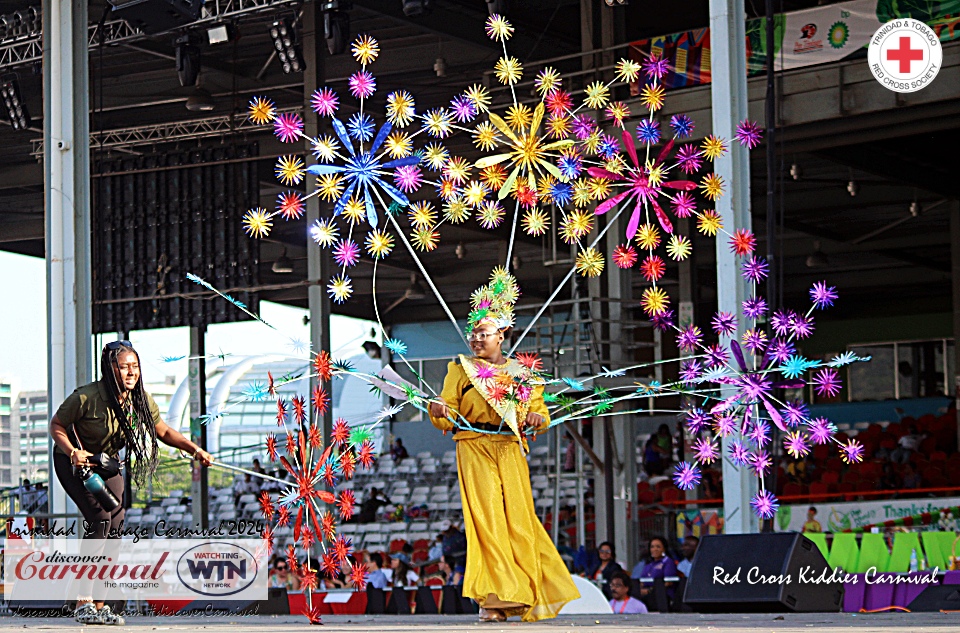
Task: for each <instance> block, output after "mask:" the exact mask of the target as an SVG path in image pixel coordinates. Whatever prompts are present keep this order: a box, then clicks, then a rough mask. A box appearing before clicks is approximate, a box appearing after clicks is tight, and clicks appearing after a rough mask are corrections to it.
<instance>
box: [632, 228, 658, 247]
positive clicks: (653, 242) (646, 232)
mask: <svg viewBox="0 0 960 633" xmlns="http://www.w3.org/2000/svg"><path fill="white" fill-rule="evenodd" d="M633 239H635V240H636V241H637V244H639V245H640V248H642V249H643V250H645V251H652V250H653V249H655V248H656V247H658V246H660V231H659V230H658V229H657V227H655V226H653V225H652V224H643V225H641V226H640V228H639V229H637V234H636V235H635V236H634V238H633Z"/></svg>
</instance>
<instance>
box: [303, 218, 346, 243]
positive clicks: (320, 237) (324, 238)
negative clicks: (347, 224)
mask: <svg viewBox="0 0 960 633" xmlns="http://www.w3.org/2000/svg"><path fill="white" fill-rule="evenodd" d="M339 236H340V229H338V228H337V225H336V223H335V222H334V220H333V218H321V219H319V220H317V221H316V222H314V223H313V226H311V227H310V237H312V238H313V241H314V242H316V243H317V244H319V245H320V246H321V247H324V248H326V247H328V246H331V245H332V244H333V243H334V242H336V241H337V237H339Z"/></svg>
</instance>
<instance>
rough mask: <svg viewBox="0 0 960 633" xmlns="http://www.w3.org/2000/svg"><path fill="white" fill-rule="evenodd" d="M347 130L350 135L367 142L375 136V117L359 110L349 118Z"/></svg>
mask: <svg viewBox="0 0 960 633" xmlns="http://www.w3.org/2000/svg"><path fill="white" fill-rule="evenodd" d="M347 130H349V132H350V136H352V137H353V138H355V139H357V140H358V141H360V142H361V143H366V142H367V141H369V140H370V139H372V138H373V118H372V117H371V116H370V115H369V114H365V113H363V112H357V113H356V114H354V115H353V116H351V117H350V118H349V119H348V120H347Z"/></svg>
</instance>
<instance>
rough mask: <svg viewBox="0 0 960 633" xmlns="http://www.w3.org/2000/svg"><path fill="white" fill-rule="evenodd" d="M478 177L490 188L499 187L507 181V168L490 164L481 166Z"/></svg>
mask: <svg viewBox="0 0 960 633" xmlns="http://www.w3.org/2000/svg"><path fill="white" fill-rule="evenodd" d="M480 178H481V179H482V180H483V182H485V183H486V185H487V186H488V187H490V189H499V188H500V187H502V186H503V183H505V182H506V181H507V170H505V169H504V168H503V165H490V166H489V167H484V168H483V170H482V171H481V172H480Z"/></svg>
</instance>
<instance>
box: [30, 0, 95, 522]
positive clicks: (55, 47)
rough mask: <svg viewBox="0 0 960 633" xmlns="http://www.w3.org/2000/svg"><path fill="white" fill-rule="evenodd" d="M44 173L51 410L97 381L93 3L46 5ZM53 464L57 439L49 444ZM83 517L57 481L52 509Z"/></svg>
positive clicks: (64, 0)
mask: <svg viewBox="0 0 960 633" xmlns="http://www.w3.org/2000/svg"><path fill="white" fill-rule="evenodd" d="M41 13H42V14H43V69H44V72H43V94H44V98H43V141H44V142H43V146H44V152H43V157H44V158H43V170H44V179H43V180H44V200H45V212H46V217H47V221H46V262H47V340H48V342H49V349H48V352H47V397H48V402H49V403H50V410H51V411H55V410H56V408H57V407H58V406H59V403H61V402H63V400H64V399H65V398H66V397H67V395H68V394H70V393H71V392H72V391H73V390H74V389H76V388H77V387H78V386H80V385H82V384H85V383H88V382H90V381H91V380H92V379H93V373H94V368H93V353H92V349H91V346H92V325H91V316H90V305H91V300H90V187H89V185H90V147H89V142H88V139H89V138H90V129H89V122H88V114H87V113H88V112H89V109H90V104H89V90H88V87H87V84H88V68H87V2H85V1H84V0H43V4H42V11H41ZM49 463H50V464H51V466H52V465H53V442H52V441H51V442H50V447H49ZM68 505H69V511H70V512H75V511H76V508H75V507H74V505H73V503H72V502H69V500H68V498H67V496H66V493H64V491H63V489H62V488H61V487H60V485H59V483H57V482H56V477H53V476H51V477H50V511H51V512H52V513H54V514H58V513H65V512H67V511H68Z"/></svg>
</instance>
